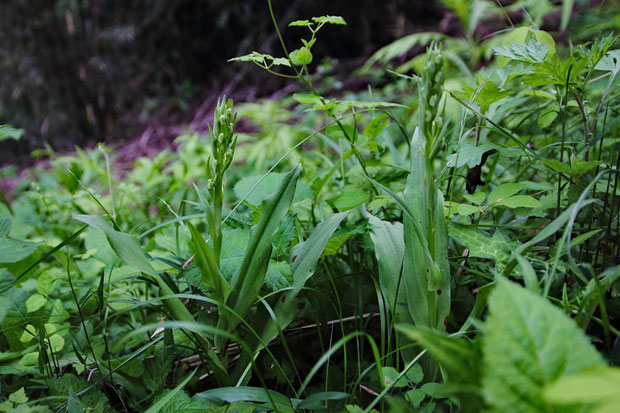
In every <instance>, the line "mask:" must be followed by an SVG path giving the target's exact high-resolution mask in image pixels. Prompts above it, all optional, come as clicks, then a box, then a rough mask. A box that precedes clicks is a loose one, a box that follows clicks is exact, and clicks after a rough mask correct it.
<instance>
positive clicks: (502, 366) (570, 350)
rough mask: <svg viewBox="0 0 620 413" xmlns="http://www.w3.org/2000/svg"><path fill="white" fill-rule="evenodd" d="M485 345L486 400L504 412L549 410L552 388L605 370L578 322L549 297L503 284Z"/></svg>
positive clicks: (492, 305)
mask: <svg viewBox="0 0 620 413" xmlns="http://www.w3.org/2000/svg"><path fill="white" fill-rule="evenodd" d="M489 312H490V314H489V317H488V319H487V322H486V324H485V329H484V331H485V335H484V341H483V345H482V353H483V360H484V365H483V367H484V369H483V378H482V386H483V388H484V398H485V400H486V401H487V403H489V405H490V406H492V407H493V408H495V409H497V410H498V411H502V410H503V411H506V410H511V411H515V412H531V411H548V410H549V409H550V407H549V406H548V405H547V402H546V401H545V400H544V398H543V395H542V387H543V386H544V385H546V384H550V383H553V382H555V381H556V380H558V379H560V378H562V377H566V376H568V375H571V374H575V373H579V372H582V371H584V370H586V369H589V368H593V367H599V366H602V365H604V363H603V359H602V357H601V356H600V355H599V354H598V353H597V351H596V349H595V348H594V346H592V344H591V343H590V342H589V341H588V339H587V338H586V337H585V335H584V334H583V332H582V331H580V330H579V329H578V328H577V326H576V325H575V323H574V322H573V321H572V320H570V319H569V318H567V316H566V315H565V314H564V313H562V311H560V310H559V309H557V308H555V307H553V305H552V304H551V303H549V302H547V301H545V300H544V299H543V298H541V297H539V296H536V295H534V294H533V293H531V292H528V291H526V290H524V289H523V288H521V287H519V286H517V285H515V284H513V283H511V282H508V281H505V280H499V282H498V283H497V285H496V287H495V289H494V291H493V292H492V293H491V296H490V298H489Z"/></svg>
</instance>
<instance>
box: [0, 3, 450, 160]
mask: <svg viewBox="0 0 620 413" xmlns="http://www.w3.org/2000/svg"><path fill="white" fill-rule="evenodd" d="M371 5H372V7H371ZM265 6H266V4H265V2H264V1H259V0H200V1H199V0H175V1H164V0H140V1H138V0H129V1H119V0H14V1H10V2H6V3H5V4H3V19H1V20H0V79H1V80H2V81H1V82H0V123H10V124H12V125H15V126H16V127H18V128H23V129H25V130H26V134H25V136H24V137H23V139H22V140H21V142H19V143H18V142H10V143H8V146H7V147H5V149H6V150H5V151H3V152H4V154H3V156H0V162H6V161H11V160H13V159H12V157H13V156H14V155H15V154H17V153H21V154H23V155H25V154H27V153H28V152H29V151H30V150H32V149H33V148H36V147H40V146H41V144H42V143H44V142H49V143H50V144H51V145H52V146H53V147H55V148H63V147H67V146H70V145H82V144H85V143H88V142H92V141H99V140H102V139H106V138H108V139H109V138H116V139H118V138H121V139H122V138H126V137H130V136H134V135H135V134H136V133H138V131H139V130H140V129H141V128H143V127H144V125H145V124H146V123H152V122H153V120H154V119H155V120H156V122H162V121H164V122H166V121H174V120H180V119H179V118H178V116H179V114H183V113H187V112H188V110H189V109H191V107H192V106H197V102H199V101H200V100H201V98H204V97H205V96H204V94H206V93H208V91H209V90H210V89H218V88H221V85H223V84H225V83H226V82H227V81H230V80H231V79H232V78H233V76H234V75H235V74H236V72H237V70H236V68H231V67H230V66H228V67H227V68H226V67H225V66H224V65H225V62H226V60H227V59H229V58H231V57H233V56H237V55H239V54H242V53H247V52H248V51H250V50H252V49H256V48H259V47H260V48H262V49H267V50H268V51H269V50H270V49H271V47H272V46H273V45H275V43H274V40H275V37H274V36H273V34H272V30H271V27H270V24H271V22H270V19H269V16H268V14H267V8H266V7H265ZM274 7H275V9H276V14H278V15H279V17H282V18H284V17H285V20H292V19H294V18H296V17H298V16H308V15H319V14H321V13H322V12H323V11H326V10H329V11H330V12H331V13H337V14H340V15H342V16H344V17H345V18H346V19H347V21H348V22H349V26H350V27H351V28H352V30H350V31H348V32H346V33H344V34H343V33H342V32H337V31H329V30H327V31H326V33H325V38H326V41H325V42H324V45H322V46H321V48H322V49H318V52H319V55H318V56H319V57H321V56H326V55H328V54H329V55H330V56H333V57H335V58H339V57H359V56H364V55H366V56H367V55H369V54H370V53H371V52H372V51H373V50H375V49H376V47H378V46H380V45H382V44H385V43H386V42H389V41H391V40H394V39H395V38H398V37H399V36H402V35H404V34H405V33H407V32H408V31H411V30H413V28H414V27H417V23H418V22H423V24H425V25H428V24H432V23H434V22H436V21H438V19H439V18H440V16H441V14H440V13H439V9H438V7H437V6H435V5H432V4H431V5H429V4H426V3H424V2H421V1H414V2H407V1H404V0H390V1H385V2H381V4H378V3H377V2H372V1H371V0H362V1H359V0H357V1H353V0H346V1H339V2H336V3H335V4H334V2H329V1H326V0H320V1H314V2H302V1H299V0H297V1H292V2H290V1H278V2H275V3H274ZM371 10H372V12H371ZM287 30H294V28H293V29H285V31H287ZM320 60H321V59H319V62H320ZM255 72H257V71H255ZM256 76H260V79H264V78H263V76H264V75H263V74H261V73H250V74H249V76H243V81H242V83H243V85H246V86H247V85H252V84H261V87H262V88H269V87H270V86H271V88H272V89H273V88H274V87H277V86H279V85H280V83H279V82H277V81H276V82H274V81H271V82H267V84H265V83H264V82H260V81H259V82H257V81H256V80H257V78H256ZM261 92H263V93H264V92H265V91H261V90H258V91H257V93H258V94H259V95H260V94H261ZM213 93H216V94H217V93H219V90H218V91H214V92H213Z"/></svg>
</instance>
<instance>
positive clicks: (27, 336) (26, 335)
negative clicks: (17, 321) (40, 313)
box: [19, 324, 37, 343]
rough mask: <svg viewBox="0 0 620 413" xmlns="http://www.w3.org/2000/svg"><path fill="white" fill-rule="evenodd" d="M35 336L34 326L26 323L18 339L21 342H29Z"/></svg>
mask: <svg viewBox="0 0 620 413" xmlns="http://www.w3.org/2000/svg"><path fill="white" fill-rule="evenodd" d="M36 337H37V330H36V328H34V326H33V325H32V324H28V325H26V327H24V332H23V333H22V335H21V337H20V338H19V341H21V342H22V343H29V342H31V341H32V340H34V339H35V338H36Z"/></svg>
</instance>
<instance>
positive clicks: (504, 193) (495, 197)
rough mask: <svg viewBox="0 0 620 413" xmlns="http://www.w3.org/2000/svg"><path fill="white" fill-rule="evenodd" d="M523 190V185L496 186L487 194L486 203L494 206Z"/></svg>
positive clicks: (507, 184)
mask: <svg viewBox="0 0 620 413" xmlns="http://www.w3.org/2000/svg"><path fill="white" fill-rule="evenodd" d="M523 188H525V184H523V183H506V184H501V185H498V186H496V187H495V188H494V189H493V190H492V191H491V193H490V194H489V197H488V198H487V203H488V204H489V205H491V204H494V203H496V202H498V201H501V200H503V199H505V198H508V197H510V196H512V195H514V194H516V193H517V192H519V191H521V190H522V189H523Z"/></svg>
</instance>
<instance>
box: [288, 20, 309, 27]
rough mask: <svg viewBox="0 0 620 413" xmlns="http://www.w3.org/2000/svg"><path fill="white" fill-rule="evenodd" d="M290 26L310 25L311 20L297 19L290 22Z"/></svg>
mask: <svg viewBox="0 0 620 413" xmlns="http://www.w3.org/2000/svg"><path fill="white" fill-rule="evenodd" d="M288 25H289V27H310V21H308V20H295V21H292V22H290V23H289V24H288Z"/></svg>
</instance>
